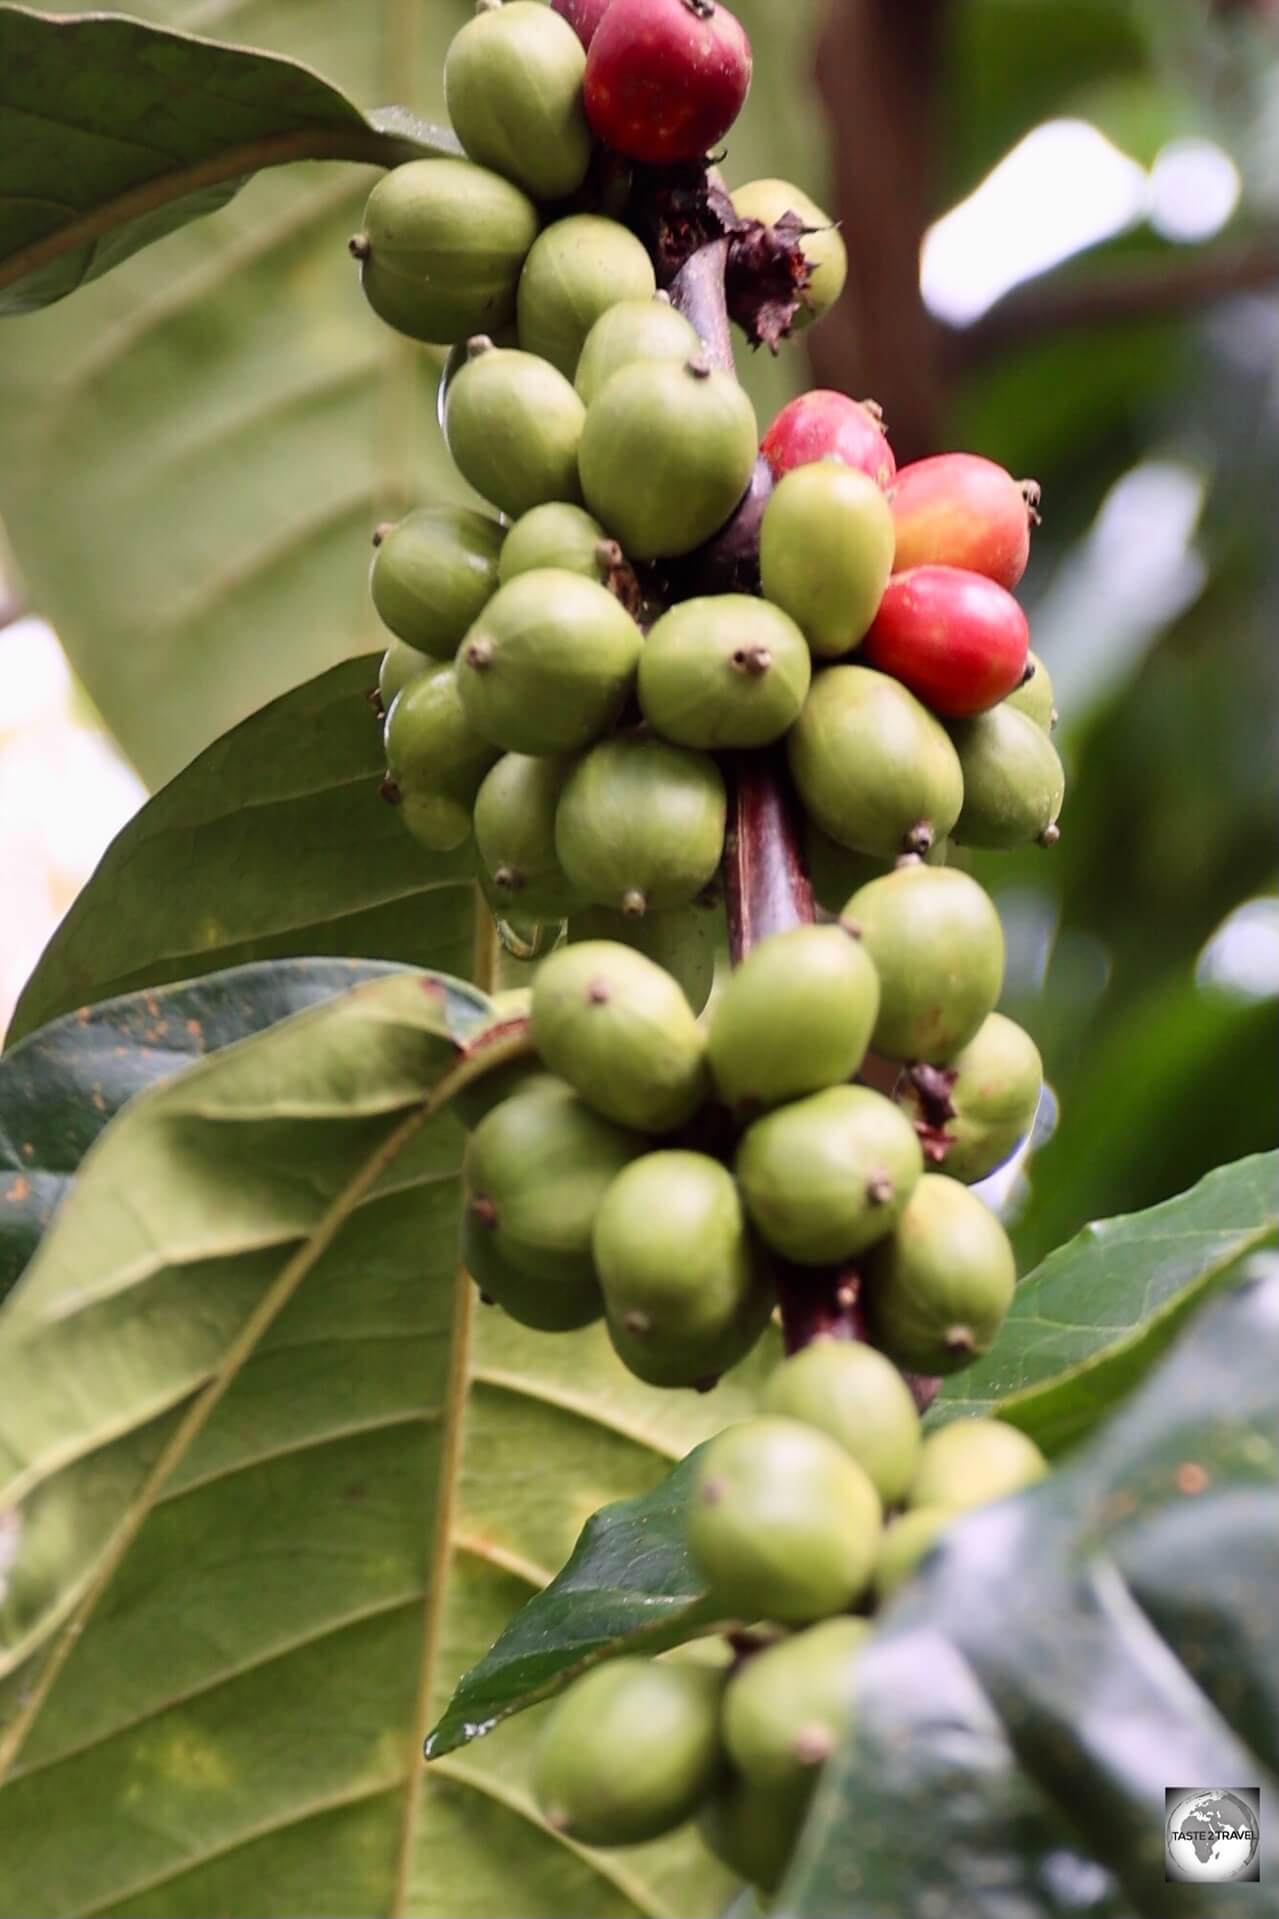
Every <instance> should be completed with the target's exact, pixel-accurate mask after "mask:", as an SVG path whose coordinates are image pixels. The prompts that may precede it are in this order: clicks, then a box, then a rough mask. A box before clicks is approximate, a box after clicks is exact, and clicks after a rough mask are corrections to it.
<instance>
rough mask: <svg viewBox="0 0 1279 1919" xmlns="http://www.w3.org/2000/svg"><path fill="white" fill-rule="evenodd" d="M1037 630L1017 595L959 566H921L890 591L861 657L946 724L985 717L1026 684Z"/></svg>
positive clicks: (897, 578) (892, 583)
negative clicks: (1032, 629)
mask: <svg viewBox="0 0 1279 1919" xmlns="http://www.w3.org/2000/svg"><path fill="white" fill-rule="evenodd" d="M1029 646H1030V628H1029V627H1028V626H1027V624H1026V615H1025V614H1024V613H1023V612H1022V610H1021V608H1020V607H1019V606H1018V604H1017V602H1016V600H1015V599H1014V598H1013V596H1012V594H1011V593H1008V592H1005V590H1004V588H1003V587H1002V586H999V585H997V584H996V583H995V581H994V580H988V579H986V578H985V577H984V575H982V574H980V573H969V572H966V571H965V570H964V569H963V568H961V567H957V566H914V567H911V568H910V570H909V571H908V572H905V573H894V575H893V577H892V578H891V579H890V580H889V582H888V585H887V587H886V588H885V590H884V597H883V599H882V600H881V601H880V603H879V611H878V613H877V614H876V615H875V619H874V623H873V624H872V626H871V629H870V632H869V633H868V634H867V635H866V638H865V639H864V640H863V642H862V648H861V654H860V658H861V659H862V660H863V661H864V662H865V664H866V665H867V666H876V667H878V668H879V670H880V672H881V673H891V674H892V676H893V678H894V679H896V680H900V681H901V682H902V684H903V686H908V687H909V688H910V690H911V692H912V693H913V694H914V695H915V696H916V698H917V699H920V700H922V701H923V703H924V705H925V706H927V707H930V708H931V709H932V711H933V712H934V713H940V714H943V715H944V716H945V717H946V718H947V719H963V718H965V717H966V716H968V715H969V714H972V713H984V712H985V711H986V710H987V708H989V707H992V706H995V705H997V703H998V702H999V701H1000V700H1002V699H1003V697H1004V695H1005V694H1006V693H1011V692H1012V690H1013V688H1014V687H1016V686H1020V685H1021V681H1022V675H1023V674H1024V673H1025V671H1026V653H1027V650H1028V648H1029Z"/></svg>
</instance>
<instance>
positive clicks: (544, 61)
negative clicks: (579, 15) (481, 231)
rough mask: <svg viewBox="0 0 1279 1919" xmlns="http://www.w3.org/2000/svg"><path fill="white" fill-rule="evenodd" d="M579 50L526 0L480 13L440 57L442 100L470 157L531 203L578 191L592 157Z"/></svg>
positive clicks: (557, 23) (569, 31)
mask: <svg viewBox="0 0 1279 1919" xmlns="http://www.w3.org/2000/svg"><path fill="white" fill-rule="evenodd" d="M585 71H586V53H585V50H584V49H583V47H582V43H581V41H580V40H579V39H578V37H577V34H576V33H575V32H574V30H573V28H572V27H570V26H569V24H568V22H567V21H566V20H562V19H561V18H560V17H559V15H558V14H554V13H552V12H551V11H550V9H549V8H547V7H543V6H536V5H534V4H533V0H507V4H506V5H505V6H502V7H498V8H493V9H488V8H486V9H485V10H484V11H482V12H480V13H477V14H476V16H475V18H474V19H473V20H469V21H468V22H467V24H466V25H465V26H464V27H463V28H461V30H460V31H459V32H458V33H456V34H454V36H453V39H452V41H451V42H450V45H449V50H448V52H447V54H446V55H445V57H444V102H445V105H446V106H447V108H448V115H449V120H450V123H451V124H452V126H453V129H454V131H455V132H456V134H457V137H458V139H459V140H460V141H461V142H462V145H463V146H464V147H465V149H466V151H467V154H468V156H469V157H470V158H471V159H472V160H476V161H478V162H479V164H480V165H481V166H485V167H492V169H493V171H494V172H495V173H500V174H503V175H504V176H505V177H506V178H507V179H508V180H514V181H516V182H517V183H518V185H520V186H521V187H523V188H524V190H525V192H526V193H531V194H532V195H533V197H534V199H536V200H561V199H563V198H564V196H565V195H566V194H569V193H575V192H576V191H577V189H578V187H580V186H581V184H582V182H583V180H584V179H585V178H586V169H587V167H588V166H589V165H590V161H591V130H590V128H589V127H588V126H587V124H586V110H585V108H584V107H583V104H582V76H583V74H584V73H585Z"/></svg>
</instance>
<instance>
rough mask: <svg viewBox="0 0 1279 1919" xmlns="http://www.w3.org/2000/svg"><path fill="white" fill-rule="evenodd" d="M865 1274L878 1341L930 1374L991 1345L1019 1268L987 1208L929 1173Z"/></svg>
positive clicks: (966, 1362)
mask: <svg viewBox="0 0 1279 1919" xmlns="http://www.w3.org/2000/svg"><path fill="white" fill-rule="evenodd" d="M866 1277H867V1291H866V1306H867V1313H868V1315H869V1318H870V1323H871V1326H872V1329H873V1331H874V1335H875V1343H876V1345H877V1346H880V1347H882V1348H883V1350H884V1351H885V1352H886V1353H887V1354H888V1356H889V1358H890V1359H895V1360H896V1362H897V1364H898V1365H899V1366H904V1367H906V1368H907V1370H908V1371H910V1372H916V1373H926V1374H929V1375H932V1374H936V1373H954V1372H958V1371H959V1369H960V1368H961V1367H963V1366H970V1365H971V1364H972V1362H973V1360H974V1359H978V1358H980V1356H981V1355H982V1353H984V1352H987V1351H989V1349H990V1346H991V1345H992V1343H993V1341H994V1339H995V1335H996V1334H997V1333H998V1331H999V1328H1000V1326H1001V1325H1002V1324H1003V1321H1004V1316H1005V1314H1006V1313H1007V1311H1008V1308H1009V1306H1010V1305H1011V1304H1012V1297H1013V1287H1014V1286H1015V1284H1016V1279H1017V1268H1016V1263H1015V1261H1014V1259H1013V1249H1012V1247H1011V1246H1010V1245H1009V1243H1008V1235H1007V1234H1006V1233H1005V1231H1004V1229H1003V1227H1002V1226H1001V1225H1000V1223H999V1221H998V1220H997V1219H996V1218H995V1215H994V1214H993V1213H992V1212H991V1211H990V1210H989V1208H988V1207H986V1206H984V1205H983V1204H982V1202H981V1200H979V1199H978V1198H977V1196H976V1195H975V1194H974V1193H970V1192H969V1190H968V1188H967V1187H966V1186H961V1185H960V1184H959V1182H958V1180H954V1179H947V1178H946V1177H945V1175H944V1174H941V1173H925V1175H924V1177H923V1178H922V1179H921V1180H920V1181H919V1183H918V1185H917V1186H916V1187H915V1190H914V1192H913V1193H912V1194H911V1196H910V1200H909V1202H908V1203H907V1206H906V1210H905V1211H904V1213H903V1214H902V1216H901V1218H900V1219H899V1220H898V1222H897V1225H896V1227H895V1228H894V1230H893V1232H892V1233H891V1234H890V1235H889V1237H888V1238H887V1239H884V1240H881V1242H880V1244H879V1245H878V1246H876V1247H875V1248H873V1250H872V1251H871V1253H870V1256H869V1260H868V1264H867V1268H866ZM920 1503H921V1504H925V1503H926V1504H929V1505H935V1504H937V1503H938V1502H937V1501H936V1500H933V1499H929V1500H927V1501H924V1500H921V1501H920Z"/></svg>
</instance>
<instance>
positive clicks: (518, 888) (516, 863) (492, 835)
mask: <svg viewBox="0 0 1279 1919" xmlns="http://www.w3.org/2000/svg"><path fill="white" fill-rule="evenodd" d="M570 767H571V763H570V762H567V761H564V760H559V759H550V758H544V759H533V758H530V757H529V756H528V755H527V754H524V753H507V754H504V755H503V757H502V758H501V759H500V760H499V761H498V763H497V765H496V766H495V767H493V769H492V771H491V772H489V773H488V774H487V775H486V776H485V779H484V784H483V785H482V786H481V787H480V790H479V792H478V793H477V794H476V796H475V843H476V845H477V846H478V848H479V853H480V858H481V860H483V862H484V867H485V871H486V872H487V874H488V878H489V882H490V888H491V891H492V893H493V895H494V896H495V897H496V898H497V899H498V900H500V901H501V903H502V906H503V909H505V908H506V907H507V906H509V907H510V908H511V909H512V911H515V912H518V913H521V914H527V915H528V916H529V917H530V918H532V919H535V920H558V919H564V918H566V917H567V915H568V914H569V913H571V912H572V911H573V908H574V907H575V906H577V905H578V904H579V900H578V896H577V893H576V892H575V891H574V889H573V888H572V887H571V886H570V885H569V883H568V881H567V880H566V879H565V877H564V875H563V873H562V872H561V871H560V863H559V861H558V859H557V858H556V856H555V809H556V807H557V806H558V805H559V803H560V793H561V791H562V790H563V786H564V781H565V778H566V777H567V775H568V773H569V771H570Z"/></svg>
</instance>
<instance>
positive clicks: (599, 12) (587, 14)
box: [551, 0, 613, 47]
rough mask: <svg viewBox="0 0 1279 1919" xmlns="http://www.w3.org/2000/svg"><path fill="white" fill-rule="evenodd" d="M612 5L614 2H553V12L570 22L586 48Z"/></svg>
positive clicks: (601, 0) (598, 0)
mask: <svg viewBox="0 0 1279 1919" xmlns="http://www.w3.org/2000/svg"><path fill="white" fill-rule="evenodd" d="M612 4H613V0H551V8H552V11H553V12H555V13H558V14H559V15H560V16H561V17H562V18H563V19H565V20H567V21H568V23H569V25H570V27H572V29H573V31H574V33H575V34H576V35H577V37H578V39H579V40H580V41H581V43H582V45H583V46H584V47H589V46H590V44H591V41H592V40H593V39H594V38H595V29H596V27H598V25H599V23H600V21H601V20H602V19H603V18H604V15H605V14H606V13H607V12H608V10H609V8H610V7H611V6H612Z"/></svg>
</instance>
